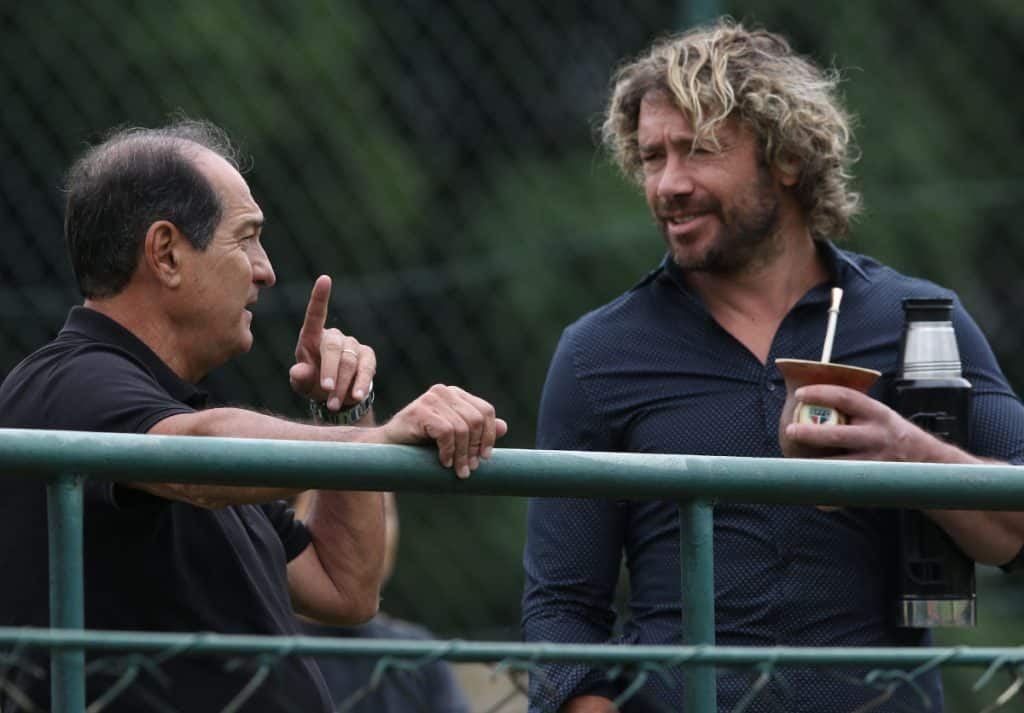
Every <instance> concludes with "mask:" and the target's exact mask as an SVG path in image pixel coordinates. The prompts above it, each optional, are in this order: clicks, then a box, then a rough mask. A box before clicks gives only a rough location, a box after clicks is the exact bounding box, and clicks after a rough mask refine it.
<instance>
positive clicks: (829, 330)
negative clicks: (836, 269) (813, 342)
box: [821, 287, 843, 364]
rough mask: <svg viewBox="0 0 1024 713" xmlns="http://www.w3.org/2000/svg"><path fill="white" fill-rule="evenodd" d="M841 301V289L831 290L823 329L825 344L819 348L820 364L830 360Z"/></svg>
mask: <svg viewBox="0 0 1024 713" xmlns="http://www.w3.org/2000/svg"><path fill="white" fill-rule="evenodd" d="M842 301H843V288H842V287H833V288H832V304H831V305H829V308H828V326H827V327H825V344H824V346H822V348H821V363H822V364H828V363H829V362H830V361H831V360H832V343H833V342H834V341H835V338H836V323H837V322H838V321H839V303H840V302H842Z"/></svg>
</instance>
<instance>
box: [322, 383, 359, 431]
mask: <svg viewBox="0 0 1024 713" xmlns="http://www.w3.org/2000/svg"><path fill="white" fill-rule="evenodd" d="M374 396H375V393H374V391H373V384H372V383H371V384H370V389H369V393H367V394H366V398H365V399H363V400H362V401H360V402H359V403H357V404H355V405H353V406H349V407H348V408H347V409H342V410H341V411H331V410H330V409H328V408H327V402H326V401H314V400H313V399H310V400H309V413H310V415H311V416H312V417H313V420H314V421H316V422H317V423H323V424H327V425H331V426H351V425H352V424H354V423H358V422H359V421H361V420H362V419H363V417H365V416H366V414H368V413H370V409H371V408H373V399H374Z"/></svg>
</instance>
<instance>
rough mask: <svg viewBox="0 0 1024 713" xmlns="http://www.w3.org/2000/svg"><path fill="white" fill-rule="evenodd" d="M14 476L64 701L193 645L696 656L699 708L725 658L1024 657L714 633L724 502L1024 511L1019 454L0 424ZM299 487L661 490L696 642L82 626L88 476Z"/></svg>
mask: <svg viewBox="0 0 1024 713" xmlns="http://www.w3.org/2000/svg"><path fill="white" fill-rule="evenodd" d="M0 464H2V468H3V470H4V472H5V473H6V474H9V475H10V474H13V475H20V476H24V477H28V478H37V479H40V480H46V481H47V488H48V500H47V503H48V508H49V514H48V517H49V528H50V578H51V596H50V602H51V622H50V623H51V627H52V628H51V629H44V630H38V629H12V628H0V645H7V644H16V645H18V646H37V647H39V646H41V647H48V648H50V650H51V691H52V693H51V695H52V701H53V705H54V709H55V710H59V711H68V712H70V713H81V711H84V710H85V683H84V679H85V654H84V652H85V650H87V649H89V650H109V649H118V650H124V649H129V650H135V651H140V652H145V651H151V652H152V651H167V650H169V649H174V650H182V651H183V650H187V651H189V652H190V653H195V654H204V653H209V654H224V653H256V652H262V653H268V654H277V655H285V654H328V655H338V656H362V655H367V654H370V655H373V654H379V655H385V654H387V655H406V656H432V657H437V658H444V659H447V660H451V661H502V660H518V661H529V662H531V663H536V662H545V661H586V662H602V663H615V664H619V663H626V662H634V663H635V662H641V661H643V662H651V663H652V664H664V665H683V664H686V665H687V666H686V669H685V684H686V694H685V695H686V705H687V708H686V710H688V711H714V710H715V696H716V691H715V666H716V665H723V666H725V665H741V664H751V663H757V662H770V663H772V664H801V665H815V666H830V665H856V664H868V663H870V664H876V665H899V666H905V665H917V666H920V667H926V668H927V667H931V666H934V665H938V664H942V665H973V666H978V665H989V666H990V667H1001V666H1020V665H1022V664H1024V649H1005V648H985V649H982V648H974V649H966V648H956V649H937V648H930V649H924V648H839V649H835V648H832V649H820V648H816V649H810V648H786V647H775V648H746V647H744V648H737V647H716V646H714V597H713V576H712V575H713V561H712V559H713V547H712V545H713V539H712V538H713V533H712V505H713V503H714V502H715V501H733V502H756V503H779V504H805V505H816V504H830V505H874V506H892V507H899V506H904V507H928V508H943V507H945V508H957V509H965V508H966V509H993V510H995V509H1003V510H1006V509H1020V510H1024V478H1022V477H1021V471H1020V470H1019V469H1017V468H1015V467H1012V466H997V465H986V466H964V465H932V464H928V465H922V464H900V463H864V462H854V461H804V460H783V459H759V458H729V457H714V456H683V455H652V454H622V453H580V452H567V451H529V450H512V449H499V450H497V451H496V452H495V454H494V457H493V458H492V459H491V460H490V461H489V462H487V463H485V464H484V465H483V466H481V468H480V469H479V470H478V471H477V472H476V473H474V475H473V477H471V478H470V479H468V480H458V479H456V478H455V477H454V476H453V475H452V474H451V472H450V471H447V470H444V469H442V468H441V467H440V466H439V465H438V464H437V459H436V456H435V454H434V452H433V451H432V450H430V449H422V448H413V447H407V446H374V445H355V444H329V443H310V442H298V441H260V440H252V439H235V438H183V437H170V436H139V435H122V434H90V433H77V432H67V431H28V430H3V429H0ZM85 477H96V478H103V479H109V480H114V481H136V482H138V481H149V482H161V481H163V482H180V483H220V484H226V485H288V486H295V487H331V488H337V489H346V490H394V491H414V492H423V493H461V494H491V495H514V496H594V497H629V498H640V499H643V498H657V499H664V500H674V501H678V502H679V503H680V505H679V507H680V516H681V533H680V547H681V555H682V560H681V562H682V592H683V599H684V612H683V614H684V621H683V622H682V625H683V629H684V638H683V641H684V643H685V644H687V645H685V646H664V647H662V646H658V647H654V646H630V647H621V646H589V645H587V646H584V645H556V644H515V643H501V642H496V643H466V642H401V641H386V642H384V641H381V642H375V641H365V640H363V641H351V640H343V639H320V638H317V639H311V638H308V637H266V636H227V635H216V634H195V633H181V634H155V633H141V632H97V631H82V630H81V629H82V627H83V595H82V591H83V579H82V578H83V571H82V494H81V481H82V479H83V478H85Z"/></svg>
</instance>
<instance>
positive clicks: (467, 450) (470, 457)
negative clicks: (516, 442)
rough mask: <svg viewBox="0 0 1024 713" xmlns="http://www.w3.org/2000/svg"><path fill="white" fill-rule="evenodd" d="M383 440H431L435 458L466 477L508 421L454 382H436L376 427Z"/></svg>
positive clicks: (485, 456) (488, 451)
mask: <svg viewBox="0 0 1024 713" xmlns="http://www.w3.org/2000/svg"><path fill="white" fill-rule="evenodd" d="M379 430H380V432H381V434H382V435H383V441H384V442H386V443H402V444H409V445H415V444H420V443H429V442H431V441H433V442H434V443H436V444H437V458H438V460H439V461H441V465H443V466H444V467H445V468H452V469H454V470H455V474H456V475H457V476H458V477H460V478H468V477H469V474H470V472H471V471H473V470H475V469H476V468H477V467H478V466H479V465H480V460H481V459H487V458H489V457H490V456H491V451H492V449H493V448H494V442H495V441H496V440H497V439H498V438H501V437H502V436H504V435H505V433H506V432H507V431H508V424H507V423H505V421H503V420H502V419H500V418H496V417H495V414H494V407H493V406H491V404H489V403H488V402H486V401H484V400H483V399H481V398H479V397H477V396H474V395H473V394H470V393H468V392H466V391H463V390H462V389H460V388H459V387H457V386H444V385H441V384H436V385H434V386H431V387H430V389H429V390H428V391H427V392H426V393H425V394H423V395H422V396H420V397H419V398H417V399H416V400H415V401H413V402H412V403H410V404H409V405H408V406H406V407H405V408H403V409H402V410H401V411H399V412H398V413H397V414H395V416H394V418H392V419H391V420H390V421H388V423H386V424H385V425H384V426H381V427H380V429H379Z"/></svg>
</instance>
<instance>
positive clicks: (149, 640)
mask: <svg viewBox="0 0 1024 713" xmlns="http://www.w3.org/2000/svg"><path fill="white" fill-rule="evenodd" d="M0 646H4V647H8V646H11V647H20V648H41V647H46V648H56V649H63V648H84V649H89V650H92V651H119V652H126V651H133V652H140V653H158V652H159V653H163V652H168V651H172V650H173V651H175V652H176V655H184V654H201V655H217V654H220V655H224V654H235V655H246V654H248V655H256V654H262V653H270V654H281V655H291V654H295V655H303V656H313V655H315V656H337V657H355V656H374V657H376V656H398V657H405V658H422V657H430V658H442V659H446V660H448V661H456V662H463V663H468V662H481V663H495V662H499V661H507V660H516V661H522V662H527V661H528V662H543V661H585V662H589V663H607V664H615V663H622V664H626V663H640V662H652V663H657V664H662V665H682V664H690V663H702V664H716V665H722V666H730V665H732V666H745V665H752V664H757V663H760V662H772V663H777V664H790V665H797V664H798V665H802V666H834V665H851V666H852V665H871V666H889V665H892V666H907V665H919V664H924V663H929V662H941V663H942V665H944V666H946V665H948V666H984V665H990V664H992V663H993V662H1000V663H1002V664H1024V647H1019V648H999V647H955V648H950V647H937V648H922V647H877V648H876V647H850V648H843V647H825V648H803V647H786V646H776V647H764V646H749V647H748V646H613V645H597V644H524V643H516V642H501V641H493V642H492V641H480V642H476V641H440V640H438V641H424V640H421V639H416V640H407V641H403V640H399V639H351V638H329V637H318V636H252V635H244V634H234V635H230V634H212V633H198V634H185V633H162V632H142V631H80V630H70V629H33V628H12V627H0Z"/></svg>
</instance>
